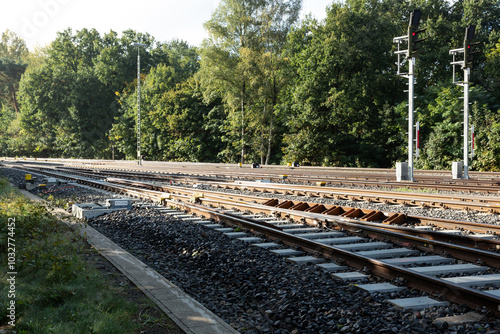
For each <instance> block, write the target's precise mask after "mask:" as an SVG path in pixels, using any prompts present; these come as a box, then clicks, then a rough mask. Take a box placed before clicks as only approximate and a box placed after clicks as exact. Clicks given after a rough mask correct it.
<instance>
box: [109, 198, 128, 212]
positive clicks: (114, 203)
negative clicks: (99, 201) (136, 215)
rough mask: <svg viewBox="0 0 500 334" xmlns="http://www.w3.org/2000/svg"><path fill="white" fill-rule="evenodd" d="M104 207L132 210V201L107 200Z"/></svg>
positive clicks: (123, 199) (124, 199) (121, 199)
mask: <svg viewBox="0 0 500 334" xmlns="http://www.w3.org/2000/svg"><path fill="white" fill-rule="evenodd" d="M106 207H108V208H110V209H121V208H123V209H129V210H130V209H132V200H130V199H126V198H120V199H114V198H113V199H107V200H106Z"/></svg>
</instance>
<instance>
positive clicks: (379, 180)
mask: <svg viewBox="0 0 500 334" xmlns="http://www.w3.org/2000/svg"><path fill="white" fill-rule="evenodd" d="M6 163H19V164H32V165H42V164H43V165H46V166H52V167H70V168H75V169H85V170H91V169H94V170H105V169H109V170H114V171H122V172H124V173H126V172H132V173H133V171H137V172H140V173H144V172H155V171H156V172H160V171H161V173H169V174H178V173H182V174H190V175H192V176H199V177H207V176H210V177H212V178H213V177H217V176H219V175H221V174H224V175H225V176H227V177H231V178H232V179H234V180H256V179H261V180H263V179H264V180H272V181H280V180H281V179H282V178H283V175H286V177H287V179H288V181H290V182H296V183H300V184H311V183H316V182H325V184H327V185H331V186H350V187H367V186H369V187H375V188H382V189H401V188H403V189H412V190H432V191H452V192H456V191H460V192H470V193H491V194H498V193H499V190H500V173H493V172H474V171H470V172H469V174H470V176H471V179H468V180H463V179H452V178H451V173H450V172H449V171H425V170H419V171H415V182H396V176H395V170H393V169H382V168H369V169H364V168H363V169H359V168H358V169H356V168H337V167H300V168H293V167H285V166H271V165H270V166H265V168H258V169H251V168H239V167H238V166H237V165H234V164H233V165H231V164H202V163H175V162H168V163H162V162H147V163H145V164H144V166H137V165H136V164H134V163H133V162H130V161H94V160H74V159H67V160H58V159H53V160H49V161H40V160H34V159H31V160H29V159H28V160H14V162H13V161H12V160H7V161H6Z"/></svg>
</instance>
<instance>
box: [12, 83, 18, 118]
mask: <svg viewBox="0 0 500 334" xmlns="http://www.w3.org/2000/svg"><path fill="white" fill-rule="evenodd" d="M12 105H13V106H14V110H15V111H16V114H18V113H19V105H18V103H17V97H16V90H15V89H14V88H12Z"/></svg>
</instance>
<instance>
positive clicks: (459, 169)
mask: <svg viewBox="0 0 500 334" xmlns="http://www.w3.org/2000/svg"><path fill="white" fill-rule="evenodd" d="M463 171H464V167H463V162H462V161H454V162H453V163H452V164H451V175H452V177H453V179H462V178H463Z"/></svg>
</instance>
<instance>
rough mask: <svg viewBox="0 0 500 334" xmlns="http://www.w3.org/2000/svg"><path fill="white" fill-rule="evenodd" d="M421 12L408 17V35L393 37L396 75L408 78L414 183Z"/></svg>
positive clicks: (410, 166) (410, 168)
mask: <svg viewBox="0 0 500 334" xmlns="http://www.w3.org/2000/svg"><path fill="white" fill-rule="evenodd" d="M421 14H422V12H421V11H420V10H418V9H415V10H414V11H413V12H412V13H411V15H410V23H409V25H408V34H407V35H405V36H400V37H395V38H394V40H393V41H394V42H395V43H397V44H398V51H396V52H395V53H396V54H397V55H398V63H397V64H398V72H397V75H399V76H402V77H404V78H408V174H407V180H409V181H414V180H415V179H414V177H413V154H414V152H413V151H414V148H413V140H414V138H413V127H414V125H413V123H414V122H415V120H414V112H415V110H414V109H415V108H414V103H413V100H414V96H415V56H416V54H417V50H418V43H420V42H422V41H424V40H425V38H422V39H418V34H420V33H421V32H423V31H425V29H421V30H417V29H418V25H419V24H420V16H421ZM404 41H406V42H407V44H408V49H407V50H401V49H400V47H401V44H402V43H403V42H404ZM401 56H405V57H406V60H407V61H408V73H403V72H401V66H402V64H403V62H402V59H401Z"/></svg>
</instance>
